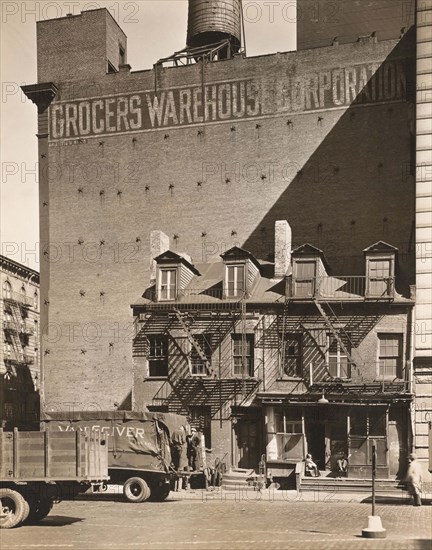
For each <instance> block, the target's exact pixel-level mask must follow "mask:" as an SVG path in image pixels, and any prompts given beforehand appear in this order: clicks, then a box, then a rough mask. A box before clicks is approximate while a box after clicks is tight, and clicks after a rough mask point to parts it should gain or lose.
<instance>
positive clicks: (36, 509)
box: [27, 498, 53, 523]
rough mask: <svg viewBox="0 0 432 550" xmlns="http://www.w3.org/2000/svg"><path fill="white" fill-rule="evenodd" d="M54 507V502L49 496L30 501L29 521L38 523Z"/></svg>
mask: <svg viewBox="0 0 432 550" xmlns="http://www.w3.org/2000/svg"><path fill="white" fill-rule="evenodd" d="M52 507H53V503H52V501H51V500H50V499H49V498H43V499H41V500H36V501H34V502H31V503H30V513H29V515H28V518H27V523H37V522H38V521H41V520H42V519H44V518H45V517H46V516H47V515H48V514H49V513H50V512H51V509H52Z"/></svg>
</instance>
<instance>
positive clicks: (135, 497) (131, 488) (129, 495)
mask: <svg viewBox="0 0 432 550" xmlns="http://www.w3.org/2000/svg"><path fill="white" fill-rule="evenodd" d="M123 494H124V496H125V498H126V500H128V501H129V502H144V501H145V500H148V499H149V498H150V488H149V486H148V485H147V483H146V481H144V479H143V478H142V477H130V478H129V479H128V480H127V481H125V484H124V485H123Z"/></svg>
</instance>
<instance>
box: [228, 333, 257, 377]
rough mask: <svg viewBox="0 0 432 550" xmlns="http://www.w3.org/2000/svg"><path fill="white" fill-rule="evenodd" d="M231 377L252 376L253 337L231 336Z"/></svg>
mask: <svg viewBox="0 0 432 550" xmlns="http://www.w3.org/2000/svg"><path fill="white" fill-rule="evenodd" d="M232 343H233V375H234V376H253V375H254V364H253V363H254V362H253V352H254V335H253V334H246V335H244V336H243V335H242V334H233V335H232Z"/></svg>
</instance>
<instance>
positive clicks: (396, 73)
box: [23, 0, 432, 461]
mask: <svg viewBox="0 0 432 550" xmlns="http://www.w3.org/2000/svg"><path fill="white" fill-rule="evenodd" d="M307 3H308V2H307V1H306V0H305V2H299V6H300V8H302V7H305V6H306V4H307ZM194 4H196V2H192V3H191V5H194ZM226 4H227V5H228V4H229V5H230V6H231V4H232V7H233V13H234V12H236V6H237V1H234V0H233V2H227V3H226ZM309 4H310V3H309ZM315 4H316V5H320V6H321V5H322V6H324V4H328V3H325V2H316V3H315ZM335 4H338V5H339V7H340V9H341V10H342V9H344V8H343V6H345V5H346V3H344V2H341V3H335ZM408 4H409V5H413V4H412V3H406V2H404V3H403V5H404V6H405V7H406V6H407V5H408ZM422 5H423V4H422ZM392 6H393V8H392ZM401 6H402V3H399V2H392V3H389V2H385V8H386V9H385V11H384V12H382V17H378V15H377V14H378V13H381V12H377V11H376V8H377V6H376V3H374V2H372V3H371V2H366V1H360V2H356V9H355V14H354V15H353V13H351V12H346V13H345V12H342V11H341V12H340V15H341V18H340V24H339V26H337V25H336V27H334V26H333V25H332V24H330V22H329V21H327V20H326V18H323V17H318V18H315V19H313V21H315V23H316V25H318V26H319V29H318V30H319V32H316V31H317V27H316V26H314V25H315V23H314V25H312V27H311V26H310V25H309V26H308V25H305V24H304V21H303V22H302V21H300V20H299V25H298V33H299V34H298V43H299V49H298V50H297V51H291V52H285V53H275V54H272V55H264V56H257V57H247V56H246V55H245V53H244V51H243V50H242V49H241V47H240V46H239V42H238V40H237V37H234V38H235V40H232V39H231V35H232V33H234V35H235V34H236V33H237V31H236V30H235V29H236V28H237V27H233V29H234V30H233V31H232V33H231V31H230V32H227V33H225V34H223V36H222V37H220V38H222V40H221V41H220V43H218V44H219V45H218V46H217V47H214V48H210V47H206V46H205V44H204V45H203V44H202V43H201V42H200V41H199V40H197V41H195V40H194V39H193V40H192V42H191V43H190V44H189V45H188V48H186V50H182V52H180V53H178V54H176V55H173V56H170V57H168V58H166V59H163V60H159V61H158V62H156V63H155V66H154V67H153V68H152V69H151V70H143V71H132V70H131V67H130V66H129V65H128V64H127V39H126V36H125V34H124V33H123V31H122V30H121V29H120V27H119V26H118V25H117V23H116V22H115V21H114V19H113V18H112V17H111V15H110V14H109V13H108V12H107V11H106V10H90V11H85V12H82V13H81V14H80V15H77V16H68V17H64V18H60V19H53V20H46V21H40V22H38V25H37V35H38V38H37V41H38V82H37V83H36V84H34V85H31V86H25V87H24V88H23V89H24V91H25V93H26V94H27V96H28V97H29V98H30V99H32V100H33V101H34V102H35V103H36V104H37V106H38V134H37V138H38V142H39V156H40V158H39V161H40V220H41V237H40V240H41V250H42V253H41V280H42V284H41V294H42V304H43V306H42V311H41V316H42V325H43V326H44V337H43V340H42V348H43V350H42V354H43V365H42V381H43V388H44V407H45V408H47V409H48V410H51V409H61V410H65V409H70V408H74V409H87V410H92V409H101V410H104V409H111V408H113V407H114V406H119V407H123V408H132V409H140V408H142V407H143V406H144V405H145V404H147V403H146V399H147V393H145V391H144V387H143V386H142V385H141V384H139V383H136V380H135V378H134V376H135V371H134V367H133V360H132V347H133V346H132V341H133V338H134V327H133V323H132V319H131V313H130V308H129V305H130V304H131V303H134V302H135V300H136V297H137V296H139V294H140V293H141V292H142V289H143V288H144V287H145V284H146V281H148V280H149V278H150V275H151V270H152V258H154V257H156V254H152V251H151V249H150V247H149V246H148V235H149V234H150V233H151V231H153V230H154V229H155V228H160V229H161V230H162V231H163V232H164V233H165V234H166V235H168V236H169V237H170V239H171V242H172V246H171V248H172V251H173V252H174V253H178V251H180V250H187V251H188V253H189V254H190V255H191V257H192V258H194V261H193V262H189V263H190V265H194V264H198V263H213V262H216V263H218V262H219V256H220V254H222V253H224V252H225V251H227V250H229V249H231V248H233V247H234V246H238V247H240V248H242V249H245V250H248V251H250V253H251V254H252V255H253V256H254V257H256V258H264V259H265V260H266V261H273V250H274V232H273V227H274V223H275V221H277V220H284V219H288V220H289V221H290V225H291V227H292V230H293V233H294V235H295V239H298V240H295V241H293V243H292V244H293V248H298V247H299V246H301V245H303V244H304V243H310V245H311V246H313V247H315V248H316V249H319V250H324V251H325V255H326V258H327V260H328V262H329V264H330V265H331V266H332V268H333V270H334V272H335V273H338V274H339V275H340V276H353V277H354V276H358V277H361V276H364V261H363V258H362V255H361V254H362V251H364V250H365V249H367V248H368V247H369V246H371V245H372V244H374V243H378V242H381V241H382V242H384V243H390V244H391V245H392V246H393V247H394V248H396V249H397V250H398V281H399V284H400V285H401V286H402V287H403V288H404V294H403V295H404V296H409V295H410V294H409V291H408V290H407V289H409V287H410V286H412V285H414V284H416V269H417V271H418V270H419V269H420V267H421V269H422V270H423V271H422V274H423V275H424V276H423V277H422V278H421V279H422V282H421V285H422V291H421V293H419V296H418V300H421V303H422V304H424V306H425V307H421V308H420V309H421V311H422V312H423V313H421V315H422V316H423V317H422V323H423V325H422V326H424V327H426V328H425V329H424V330H423V329H422V330H423V331H422V334H421V335H420V329H418V325H416V342H417V343H416V352H415V354H420V355H421V357H422V358H421V359H419V360H418V361H417V363H418V364H417V363H416V359H415V358H414V363H415V364H417V366H416V371H415V373H414V378H415V380H414V383H415V384H419V390H418V391H417V393H418V394H419V395H421V396H422V397H420V398H419V400H416V397H414V400H413V401H412V405H411V407H412V411H411V412H412V415H414V416H415V414H414V411H415V410H420V409H421V411H422V412H421V414H419V415H418V419H417V421H416V426H418V428H416V430H417V431H415V433H414V435H415V437H414V439H413V445H414V447H415V448H416V449H417V450H418V452H419V453H420V454H421V458H422V460H423V461H424V460H425V459H426V455H427V442H426V440H425V435H426V431H425V430H426V429H427V421H428V418H429V417H428V415H430V411H431V410H432V407H431V405H430V395H429V393H430V392H429V390H428V389H427V387H428V381H430V376H431V374H430V372H431V371H430V369H431V366H430V357H431V355H432V352H431V335H430V330H429V328H427V327H430V319H429V318H428V317H427V315H428V314H427V307H426V306H427V304H428V303H429V302H428V300H430V286H431V285H430V282H428V281H429V279H430V277H429V279H428V273H429V274H430V261H431V259H430V257H431V255H430V249H429V248H428V247H429V244H428V243H429V242H430V241H428V238H429V237H428V233H427V229H428V225H427V224H428V221H427V220H428V210H427V208H428V206H427V204H429V203H427V201H428V200H429V199H430V188H428V185H429V183H428V182H429V180H430V177H429V176H430V171H429V170H428V168H427V166H428V165H427V162H426V160H425V161H424V162H425V163H426V164H425V169H424V170H423V176H422V178H423V180H422V182H420V181H419V177H420V176H419V173H418V170H416V154H417V153H416V140H418V141H419V145H418V147H420V148H421V149H422V150H423V149H424V150H425V151H426V150H427V144H426V145H425V144H424V141H425V139H427V138H424V136H426V134H427V132H428V131H430V120H431V119H430V114H428V113H429V111H428V110H427V109H428V107H427V106H426V107H422V108H421V109H418V112H417V114H416V104H417V105H419V103H420V99H421V98H420V99H419V97H417V98H416V73H415V67H416V66H417V69H418V71H419V73H418V75H417V78H418V79H421V82H422V86H426V88H427V82H429V80H428V78H429V77H430V75H429V76H427V74H426V72H427V61H419V62H417V61H416V58H417V56H418V55H420V56H421V59H425V60H426V58H427V55H428V54H427V51H424V52H422V53H419V52H420V49H422V48H423V49H425V48H426V50H427V46H421V47H420V48H419V47H417V43H416V37H417V38H418V39H419V40H421V44H423V43H425V44H426V37H427V32H426V31H427V28H429V27H428V25H430V20H429V19H428V17H429V15H430V11H431V10H430V5H429V3H428V1H426V2H425V3H424V6H425V7H424V9H423V11H422V14H423V15H422V17H423V23H422V27H421V28H422V29H426V31H425V30H421V31H420V30H419V29H420V26H419V18H418V17H417V20H416V18H415V17H414V15H415V14H414V11H412V10H411V11H409V12H405V15H404V13H402V12H401V11H400V8H401ZM207 7H208V6H207ZM217 9H218V8H217V7H215V10H216V11H217ZM371 9H373V10H374V11H373V13H371V11H369V10H371ZM419 9H420V8H419ZM237 11H239V10H237ZM344 13H345V15H344ZM407 13H408V15H407ZM356 14H357V15H356ZM428 14H429V15H428ZM342 16H343V17H342ZM345 16H346V17H347V19H346V25H347V26H349V29H350V32H349V33H346V36H345V35H344V36H341V35H340V28H341V25H342V26H343V25H344V21H345V19H344V18H345ZM401 20H403V23H405V24H401ZM368 21H374V22H379V28H368ZM428 21H429V23H428ZM192 23H193V21H192ZM416 26H417V27H418V28H416ZM194 28H195V27H194V26H193V25H192V26H191V27H190V32H189V37H191V36H192V38H194V36H195V35H194V34H193V33H194V32H195V31H193V29H194ZM336 28H337V29H338V30H337V32H336V34H334V36H333V33H334V30H335V29H336ZM326 29H327V30H326ZM417 30H418V32H417ZM425 32H426V35H425V36H423V35H422V33H425ZM330 34H332V36H331V37H330ZM314 35H316V37H317V39H319V41H320V42H319V43H317V42H313V41H312V42H311V40H312V38H313V36H314ZM77 36H79V37H80V39H79V41H77V38H76V37H77ZM227 36H228V38H227ZM422 36H423V38H421V37H422ZM323 39H325V40H324V42H323ZM188 40H189V39H188ZM182 56H183V57H182ZM170 62H173V63H172V64H173V66H172V67H171V66H168V65H170ZM182 63H183V64H182ZM423 65H424V67H423ZM426 88H425V89H426ZM422 101H423V100H422ZM416 117H417V119H419V117H420V118H421V122H419V120H420V119H419V120H417V122H416ZM419 128H420V130H419ZM416 132H417V133H418V136H417V134H416ZM419 132H420V133H419ZM420 142H421V143H420ZM384 144H385V146H384ZM418 147H417V148H418ZM422 162H423V161H422ZM428 178H429V179H428ZM420 187H421V189H422V191H419V189H420ZM428 189H429V190H428ZM416 193H420V194H421V196H420V199H421V200H422V201H423V203H425V204H423V205H422V206H421V207H420V206H419V204H420V202H419V201H417V203H416ZM423 199H424V200H423ZM416 204H417V209H420V210H419V212H417V213H416ZM421 220H423V221H421ZM416 224H417V225H418V224H420V225H421V227H420V226H418V227H417V233H416ZM419 228H420V229H424V231H421V232H419ZM417 236H419V238H421V242H422V246H423V253H422V256H421V261H420V258H418V260H417V267H416V250H417V251H418V246H416V238H417ZM423 259H424V260H425V262H423ZM198 260H199V262H198ZM428 266H429V267H428ZM428 270H429V271H428ZM421 338H425V340H424V341H423V340H421ZM420 341H421V342H422V343H421V346H420ZM419 346H420V347H421V350H420V347H419ZM420 384H421V388H420ZM233 391H234V390H233ZM236 391H237V390H236ZM197 414H198V413H197ZM420 417H421V418H420ZM251 429H252V428H251ZM417 432H418V433H417Z"/></svg>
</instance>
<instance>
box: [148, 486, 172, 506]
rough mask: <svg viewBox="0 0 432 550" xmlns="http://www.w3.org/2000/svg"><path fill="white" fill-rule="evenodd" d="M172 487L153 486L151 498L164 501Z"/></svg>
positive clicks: (155, 500)
mask: <svg viewBox="0 0 432 550" xmlns="http://www.w3.org/2000/svg"><path fill="white" fill-rule="evenodd" d="M169 494H170V487H169V485H168V487H166V486H165V487H152V491H151V496H150V500H153V501H154V502H162V501H164V500H166V499H167V498H168V495H169Z"/></svg>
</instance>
